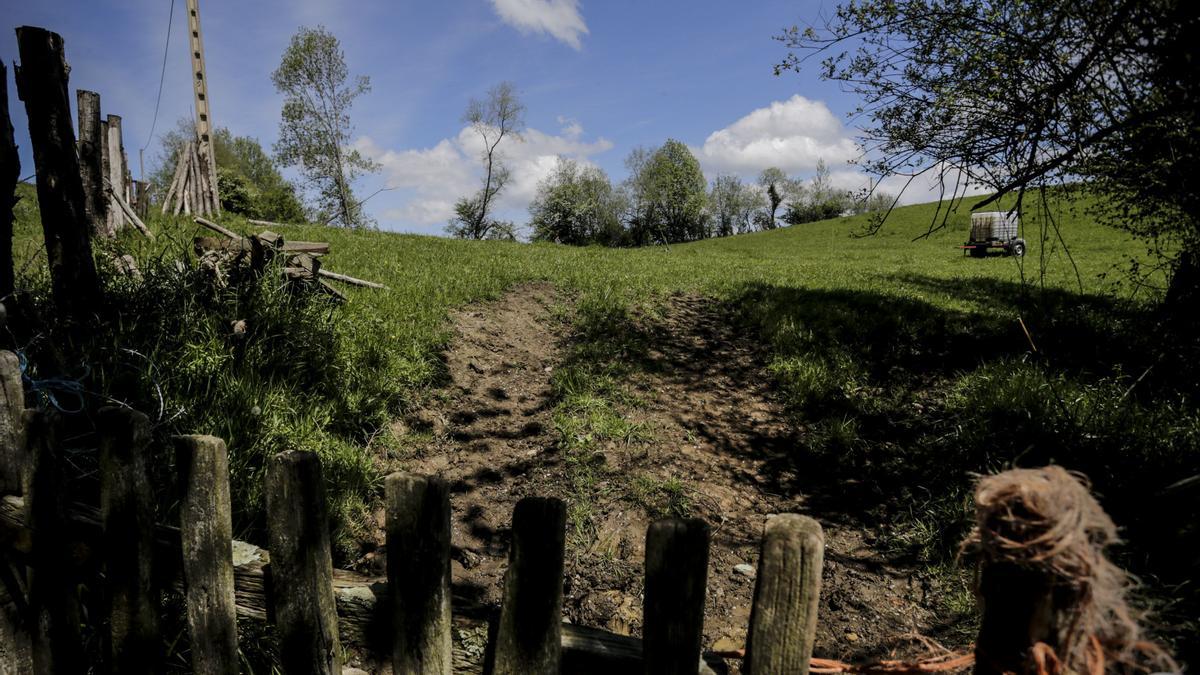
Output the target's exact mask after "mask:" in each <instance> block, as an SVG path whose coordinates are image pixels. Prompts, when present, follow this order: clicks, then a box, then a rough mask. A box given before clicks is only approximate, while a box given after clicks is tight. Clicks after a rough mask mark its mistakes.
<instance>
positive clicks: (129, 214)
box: [108, 186, 154, 239]
mask: <svg viewBox="0 0 1200 675" xmlns="http://www.w3.org/2000/svg"><path fill="white" fill-rule="evenodd" d="M108 189H109V193H110V194H111V195H112V199H113V202H115V203H116V205H117V208H119V209H121V213H123V214H125V219H126V220H127V221H128V222H130V223H133V226H134V227H135V228H137V231H138V232H141V233H142V234H143V235H145V236H146V237H147V238H149V239H153V238H154V233H153V232H151V231H150V228H148V227H146V224H145V223H143V222H142V219H141V218H138V217H137V214H136V213H134V212H133V209H132V208H131V207H130V206H129V204H126V203H125V200H124V199H122V198H121V196H120V195H118V194H117V193H116V191H115V190H113V189H112V186H108Z"/></svg>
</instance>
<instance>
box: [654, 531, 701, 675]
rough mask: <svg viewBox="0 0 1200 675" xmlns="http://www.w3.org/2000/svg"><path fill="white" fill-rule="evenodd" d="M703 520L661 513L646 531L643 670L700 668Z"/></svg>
mask: <svg viewBox="0 0 1200 675" xmlns="http://www.w3.org/2000/svg"><path fill="white" fill-rule="evenodd" d="M708 544H709V529H708V525H707V524H706V523H705V522H704V521H702V520H699V519H687V520H683V519H679V518H666V519H663V520H659V521H656V522H654V523H652V524H651V525H650V528H649V530H647V532H646V599H645V605H644V616H643V621H642V635H643V637H642V649H643V660H644V664H645V672H646V673H653V674H654V675H677V674H682V673H687V674H689V675H695V674H696V673H697V672H699V669H700V653H701V642H702V640H703V630H704V595H705V592H706V589H707V583H708Z"/></svg>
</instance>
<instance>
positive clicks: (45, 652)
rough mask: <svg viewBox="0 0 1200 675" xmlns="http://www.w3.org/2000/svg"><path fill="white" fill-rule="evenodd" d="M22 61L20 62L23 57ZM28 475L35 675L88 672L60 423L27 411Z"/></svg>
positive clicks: (45, 414) (44, 413)
mask: <svg viewBox="0 0 1200 675" xmlns="http://www.w3.org/2000/svg"><path fill="white" fill-rule="evenodd" d="M22 60H24V57H23V55H22ZM25 428H26V438H27V439H28V443H29V456H30V462H31V466H30V471H29V484H28V486H27V487H26V490H25V494H26V495H27V499H26V502H25V505H26V515H25V522H27V523H29V525H30V528H29V529H30V556H29V575H28V588H29V607H30V615H31V621H30V626H31V627H32V632H33V636H32V643H33V672H34V673H35V675H61V674H63V673H79V674H80V675H82V674H83V673H85V672H86V669H87V666H86V664H85V663H84V659H83V653H84V652H83V638H82V636H81V634H80V631H79V626H80V612H79V603H78V601H77V599H76V597H75V583H74V580H75V572H74V570H73V569H71V565H70V564H69V562H68V561H69V560H70V557H71V542H70V538H69V537H65V536H63V534H64V531H65V526H66V520H67V519H66V512H65V508H64V506H65V504H66V500H65V499H63V494H62V485H63V479H62V467H61V466H60V462H61V459H60V457H59V453H60V445H59V429H60V428H61V421H60V418H59V417H58V415H57V414H56V413H52V412H47V411H43V410H31V411H29V413H27V414H26V415H25Z"/></svg>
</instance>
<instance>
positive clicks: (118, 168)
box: [105, 115, 126, 231]
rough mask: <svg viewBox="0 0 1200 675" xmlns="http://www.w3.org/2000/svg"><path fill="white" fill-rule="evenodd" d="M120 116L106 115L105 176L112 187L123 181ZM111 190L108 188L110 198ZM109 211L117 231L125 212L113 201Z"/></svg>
mask: <svg viewBox="0 0 1200 675" xmlns="http://www.w3.org/2000/svg"><path fill="white" fill-rule="evenodd" d="M121 124H122V122H121V116H120V115H109V116H108V175H107V176H105V178H106V179H107V180H108V182H109V183H110V184H111V185H112V187H113V188H119V187H120V186H121V185H124V183H125V144H124V141H123V140H122V139H121ZM112 194H113V192H112V191H111V190H110V191H109V195H110V200H111V199H112ZM108 208H109V211H110V212H111V213H112V214H113V217H112V228H113V231H118V230H120V229H121V228H122V227H125V223H126V218H125V213H124V212H123V211H122V210H121V209H120V207H118V206H117V204H116V202H115V201H112V202H111V203H110V204H109V207H108Z"/></svg>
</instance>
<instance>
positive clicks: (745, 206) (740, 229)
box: [708, 174, 767, 237]
mask: <svg viewBox="0 0 1200 675" xmlns="http://www.w3.org/2000/svg"><path fill="white" fill-rule="evenodd" d="M766 207H767V199H766V197H764V196H763V194H762V193H761V192H759V191H758V190H756V189H754V187H753V186H751V185H746V184H744V183H742V179H741V178H738V177H737V176H732V175H728V174H722V175H719V176H717V178H716V180H714V181H713V186H712V191H711V192H709V194H708V208H709V213H710V214H711V217H712V223H713V227H714V231H713V234H714V235H715V236H718V237H727V236H729V235H731V234H735V233H737V234H744V233H746V232H750V231H751V230H752V229H754V227H756V222H755V219H754V214H755V213H756V212H758V211H760V210H762V209H764V208H766Z"/></svg>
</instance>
